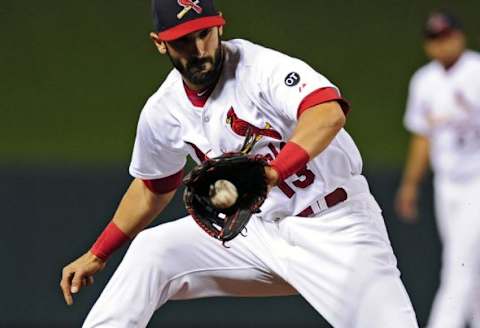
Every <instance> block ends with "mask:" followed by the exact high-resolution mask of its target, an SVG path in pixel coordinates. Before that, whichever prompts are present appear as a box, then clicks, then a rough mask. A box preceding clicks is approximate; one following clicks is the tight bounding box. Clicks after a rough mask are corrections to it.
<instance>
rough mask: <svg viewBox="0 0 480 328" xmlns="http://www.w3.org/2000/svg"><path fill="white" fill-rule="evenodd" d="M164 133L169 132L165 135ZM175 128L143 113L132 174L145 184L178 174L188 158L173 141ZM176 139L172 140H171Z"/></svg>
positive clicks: (134, 153)
mask: <svg viewBox="0 0 480 328" xmlns="http://www.w3.org/2000/svg"><path fill="white" fill-rule="evenodd" d="M165 131H170V133H168V134H166V133H165ZM174 131H175V129H174V127H171V126H168V124H166V123H165V122H162V121H160V122H159V121H156V120H155V119H154V117H153V115H151V114H150V113H149V112H148V110H144V111H142V114H141V115H140V119H139V122H138V127H137V135H136V138H135V145H134V148H133V154H132V161H131V163H130V169H129V171H130V174H131V175H132V176H133V177H135V178H139V179H142V180H154V179H162V178H165V177H170V176H173V175H175V174H178V172H180V171H181V170H182V169H183V167H184V166H185V164H186V161H187V154H186V153H185V152H183V151H182V149H181V148H180V147H178V145H177V143H176V142H175V140H174V137H175V133H174ZM172 138H173V139H172Z"/></svg>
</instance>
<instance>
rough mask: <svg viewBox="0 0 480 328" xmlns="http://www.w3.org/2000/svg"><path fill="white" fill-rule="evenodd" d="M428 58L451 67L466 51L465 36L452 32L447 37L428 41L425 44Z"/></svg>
mask: <svg viewBox="0 0 480 328" xmlns="http://www.w3.org/2000/svg"><path fill="white" fill-rule="evenodd" d="M424 47H425V52H426V54H427V56H428V57H430V58H431V59H434V60H438V61H439V62H440V63H442V64H443V65H444V66H450V65H452V64H454V63H455V61H456V60H457V59H458V58H459V57H460V55H461V54H462V52H463V51H464V50H465V36H464V35H463V33H461V32H451V33H449V34H447V35H445V36H442V37H438V38H434V39H427V40H426V41H425V44H424Z"/></svg>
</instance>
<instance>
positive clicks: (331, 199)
mask: <svg viewBox="0 0 480 328" xmlns="http://www.w3.org/2000/svg"><path fill="white" fill-rule="evenodd" d="M324 199H325V203H326V204H327V207H328V208H330V207H333V206H335V205H337V204H338V203H340V202H343V201H345V200H347V192H346V191H345V189H343V188H337V189H335V190H334V191H332V192H331V193H329V194H328V195H326V196H325V197H324ZM312 214H314V211H313V208H312V207H311V206H309V207H307V208H306V209H304V210H303V211H301V212H300V213H298V214H297V215H296V216H302V217H308V216H311V215H312Z"/></svg>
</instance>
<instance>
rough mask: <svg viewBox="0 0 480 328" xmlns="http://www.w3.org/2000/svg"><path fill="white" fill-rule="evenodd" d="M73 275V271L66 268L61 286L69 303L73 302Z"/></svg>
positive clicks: (66, 301)
mask: <svg viewBox="0 0 480 328" xmlns="http://www.w3.org/2000/svg"><path fill="white" fill-rule="evenodd" d="M72 275H73V272H68V271H67V270H65V269H64V270H63V272H62V280H61V281H60V288H61V289H62V292H63V298H64V299H65V303H67V305H72V304H73V298H72V294H71V293H70V288H71V285H70V279H71V277H72Z"/></svg>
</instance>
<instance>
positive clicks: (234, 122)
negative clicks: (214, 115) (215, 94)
mask: <svg viewBox="0 0 480 328" xmlns="http://www.w3.org/2000/svg"><path fill="white" fill-rule="evenodd" d="M227 122H228V123H229V124H230V126H231V127H232V130H233V132H235V133H236V134H238V135H240V136H243V137H245V136H246V135H247V132H248V129H249V128H250V129H251V132H252V133H253V134H256V135H257V136H266V137H270V138H273V139H277V140H281V139H282V136H281V135H280V133H278V132H277V131H275V130H273V129H260V128H257V127H256V126H253V125H252V124H250V123H248V122H247V121H244V120H242V119H241V118H238V116H237V114H235V111H234V109H233V107H231V108H230V110H229V111H228V113H227Z"/></svg>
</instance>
